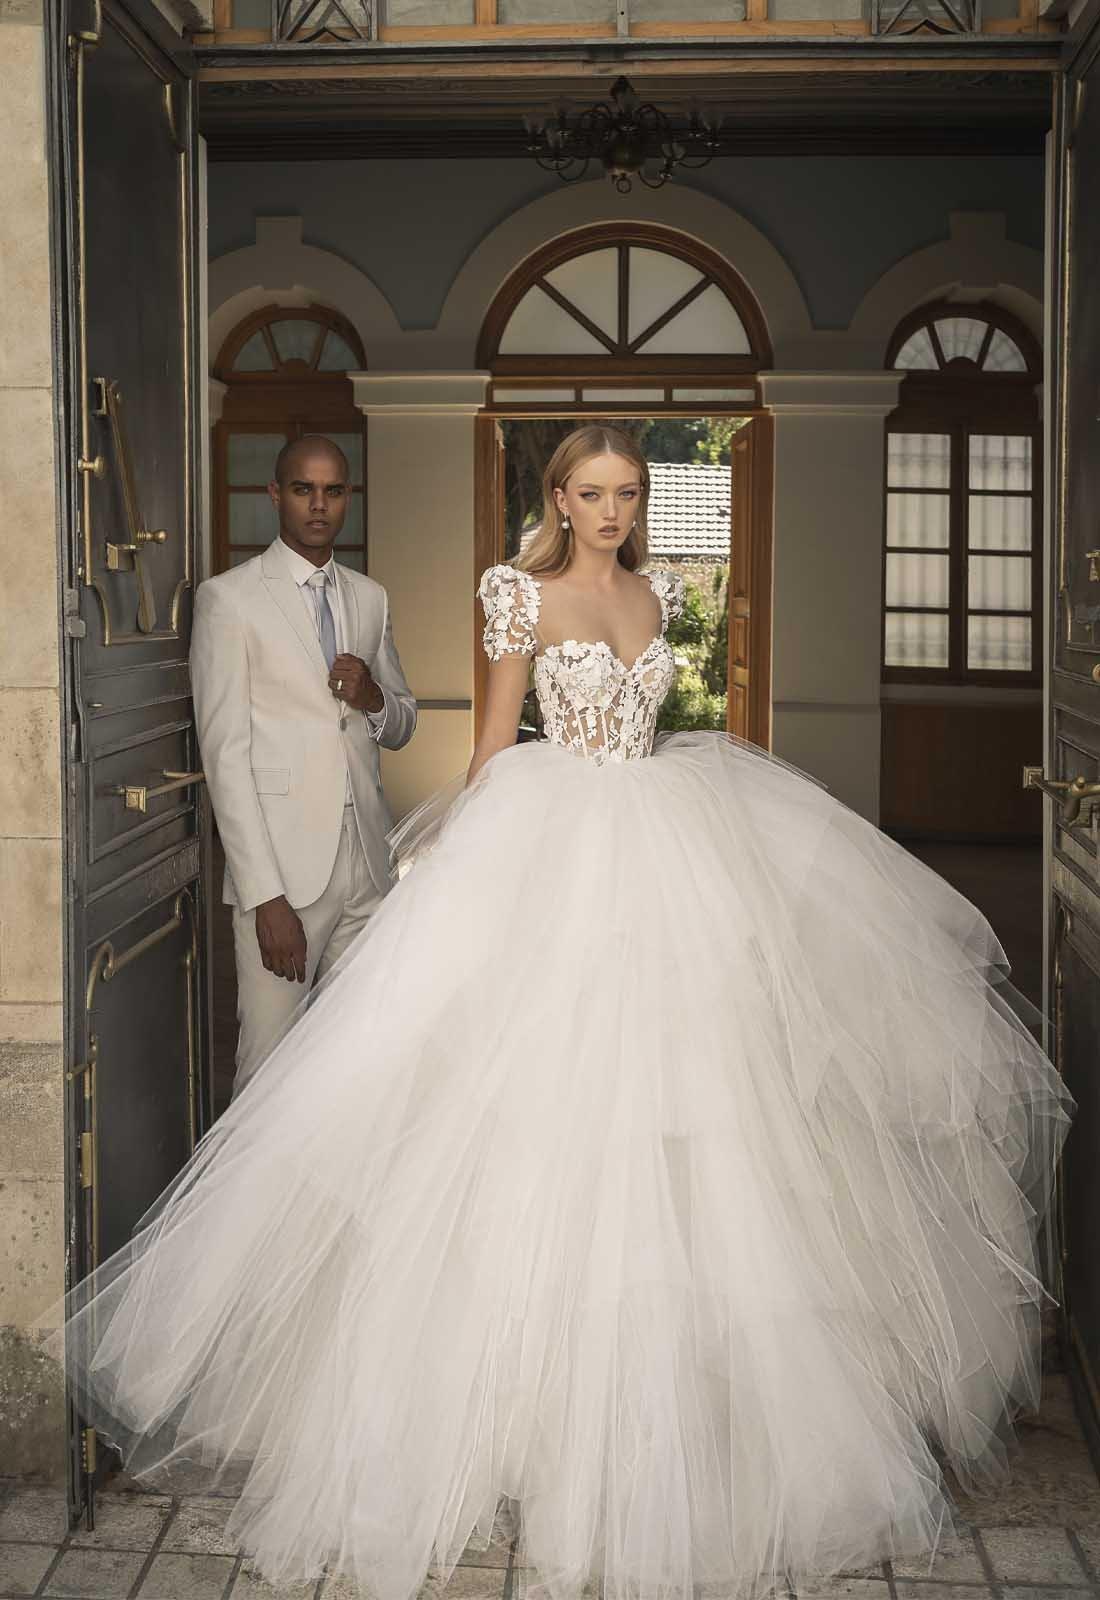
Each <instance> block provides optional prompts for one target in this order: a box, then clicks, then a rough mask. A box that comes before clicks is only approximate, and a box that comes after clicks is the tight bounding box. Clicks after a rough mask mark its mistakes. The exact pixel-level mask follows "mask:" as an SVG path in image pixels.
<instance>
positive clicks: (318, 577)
mask: <svg viewBox="0 0 1100 1600" xmlns="http://www.w3.org/2000/svg"><path fill="white" fill-rule="evenodd" d="M309 586H310V588H311V589H312V590H313V601H314V609H315V610H316V613H317V637H318V638H319V639H320V641H321V651H322V654H323V655H324V658H325V665H326V666H327V667H328V669H329V671H330V672H331V671H332V663H333V662H334V661H335V660H336V624H335V622H334V621H333V620H332V608H331V607H330V605H329V603H328V592H327V591H328V577H327V574H326V573H324V572H315V573H314V574H313V576H312V577H311V578H310V580H309Z"/></svg>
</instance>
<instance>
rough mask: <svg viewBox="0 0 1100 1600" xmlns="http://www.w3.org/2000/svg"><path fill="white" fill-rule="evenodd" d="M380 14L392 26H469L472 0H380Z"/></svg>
mask: <svg viewBox="0 0 1100 1600" xmlns="http://www.w3.org/2000/svg"><path fill="white" fill-rule="evenodd" d="M382 16H383V18H384V20H385V21H386V22H388V23H389V25H390V26H391V27H393V28H448V27H452V28H453V27H458V28H463V27H469V26H470V25H471V23H472V22H473V20H474V0H382Z"/></svg>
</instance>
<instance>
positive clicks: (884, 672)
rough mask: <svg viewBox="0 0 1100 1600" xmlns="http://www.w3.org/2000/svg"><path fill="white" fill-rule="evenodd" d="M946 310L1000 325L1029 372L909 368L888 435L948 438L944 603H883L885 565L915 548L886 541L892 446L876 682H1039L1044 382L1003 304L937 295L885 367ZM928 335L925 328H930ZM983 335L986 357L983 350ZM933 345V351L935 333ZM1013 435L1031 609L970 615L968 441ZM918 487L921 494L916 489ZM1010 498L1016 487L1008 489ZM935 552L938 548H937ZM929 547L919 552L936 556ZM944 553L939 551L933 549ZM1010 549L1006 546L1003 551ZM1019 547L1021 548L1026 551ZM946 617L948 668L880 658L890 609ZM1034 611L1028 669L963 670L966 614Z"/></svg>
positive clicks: (1028, 337) (1036, 357) (955, 365)
mask: <svg viewBox="0 0 1100 1600" xmlns="http://www.w3.org/2000/svg"><path fill="white" fill-rule="evenodd" d="M944 316H951V317H973V318H974V319H975V320H976V321H982V322H986V323H988V324H990V326H991V328H992V329H997V328H999V329H1000V330H1001V331H1002V332H1004V333H1006V334H1007V335H1008V336H1009V338H1011V339H1013V340H1014V341H1015V343H1016V344H1017V345H1018V346H1019V348H1020V350H1021V352H1022V353H1023V356H1024V360H1025V361H1026V363H1027V371H1026V372H999V373H986V372H982V371H981V370H980V369H979V368H978V367H977V366H975V365H974V363H972V362H970V361H966V360H965V359H962V358H957V359H956V360H954V361H952V362H950V363H948V364H947V366H946V367H944V368H941V369H939V370H936V371H933V370H931V369H927V370H926V369H921V368H906V369H904V372H905V377H904V381H903V384H902V390H901V397H900V400H899V403H898V406H897V408H896V410H894V411H893V412H892V413H891V414H890V416H889V417H888V418H887V422H886V432H887V434H888V435H889V434H894V433H931V434H939V435H946V436H947V437H948V438H949V439H950V457H949V459H950V471H949V477H948V491H947V492H948V546H947V554H948V603H947V606H946V607H940V606H923V607H922V606H888V605H887V600H886V594H887V588H886V585H887V570H886V569H887V561H886V558H887V556H888V555H890V554H892V553H906V552H907V551H912V552H913V553H919V551H918V547H915V546H893V545H890V544H889V543H888V542H887V539H888V530H889V515H890V512H889V496H890V483H889V448H886V449H884V450H883V466H882V484H883V536H882V550H883V561H882V628H881V636H880V646H879V661H880V667H881V681H882V682H883V683H909V684H924V685H933V684H936V685H971V686H974V685H982V686H986V687H993V686H996V687H1000V688H1036V687H1038V686H1039V685H1041V683H1042V642H1043V634H1042V605H1043V550H1042V529H1043V506H1042V489H1043V455H1042V448H1043V429H1042V417H1041V410H1040V406H1039V401H1038V397H1037V394H1036V388H1037V386H1038V385H1039V384H1040V382H1041V381H1042V366H1041V360H1042V358H1041V354H1040V351H1039V346H1038V344H1037V342H1036V340H1035V339H1034V337H1033V336H1032V334H1031V332H1030V331H1029V329H1027V328H1026V327H1025V326H1024V325H1023V324H1022V323H1021V322H1019V321H1018V320H1017V319H1016V318H1015V317H1013V316H1011V315H1010V314H1009V313H1008V312H1006V311H1004V310H1003V309H1002V308H1001V307H999V306H993V305H989V304H987V303H984V302H979V303H976V304H968V303H965V302H964V303H960V302H954V301H939V302H936V303H935V304H934V305H931V306H923V307H921V308H920V309H919V310H918V311H915V312H913V313H912V314H911V315H910V316H908V317H906V318H905V319H904V320H903V321H902V322H901V323H899V325H898V327H897V329H896V330H895V332H894V335H893V337H892V338H891V340H890V344H889V346H888V348H887V352H886V365H887V367H892V366H893V363H894V361H895V359H896V357H897V354H898V351H899V350H900V349H901V348H902V346H903V345H904V344H905V343H906V341H907V340H908V339H909V338H910V337H911V336H912V335H913V334H914V333H915V332H917V331H918V330H919V329H920V328H922V327H930V324H932V323H934V322H936V321H937V320H939V319H940V318H942V317H944ZM930 332H931V329H930ZM990 336H991V335H990V333H988V332H987V334H986V338H985V341H984V343H983V349H982V353H983V354H984V351H985V348H986V347H987V346H988V342H989V338H990ZM932 338H933V345H934V348H935V349H936V350H937V352H939V349H940V347H939V343H938V339H936V337H935V336H934V335H932ZM981 434H993V435H1013V436H1017V437H1025V438H1029V439H1030V440H1031V450H1032V457H1031V488H1030V491H1023V490H1020V491H1016V493H1017V494H1018V497H1019V498H1023V497H1024V495H1025V493H1029V494H1030V498H1031V610H1030V613H1026V612H1020V611H1009V610H1003V611H997V610H991V611H981V612H974V611H972V610H971V607H970V605H969V593H968V564H969V561H970V559H971V553H970V545H969V496H970V494H971V492H972V491H971V489H970V481H969V440H970V439H971V437H973V436H975V435H981ZM912 492H919V491H912ZM1006 493H1007V494H1008V496H1009V498H1011V497H1012V494H1013V491H1006ZM937 550H938V547H937ZM937 550H933V549H932V548H930V547H929V546H922V547H920V551H923V552H924V553H927V554H935V553H937ZM939 553H942V552H939ZM1003 553H1004V554H1011V552H1003ZM1022 553H1023V552H1021V554H1022ZM932 611H934V612H935V613H936V614H937V615H944V614H946V615H947V617H948V665H947V666H946V667H901V666H888V665H887V664H886V619H887V616H888V615H890V614H891V613H895V612H899V613H903V614H906V615H909V614H912V615H917V614H920V613H921V612H932ZM1028 614H1030V617H1031V662H1032V665H1031V668H1030V670H1028V671H1026V672H1009V671H998V670H996V669H993V668H981V669H978V668H968V667H967V664H966V661H967V637H968V631H967V621H968V618H969V617H970V616H972V615H985V616H1025V615H1028Z"/></svg>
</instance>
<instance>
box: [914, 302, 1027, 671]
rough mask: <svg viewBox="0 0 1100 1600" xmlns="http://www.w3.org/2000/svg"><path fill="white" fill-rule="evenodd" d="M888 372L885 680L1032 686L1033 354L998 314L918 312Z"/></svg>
mask: <svg viewBox="0 0 1100 1600" xmlns="http://www.w3.org/2000/svg"><path fill="white" fill-rule="evenodd" d="M886 364H887V366H889V367H893V368H895V369H896V370H899V371H902V372H904V373H905V382H904V384H903V385H902V389H901V396H900V401H899V404H898V407H897V410H896V411H895V412H894V413H893V414H892V415H891V417H890V419H889V421H888V423H887V448H886V528H885V562H884V568H885V571H884V607H883V610H884V616H883V653H882V665H883V677H884V678H885V679H886V680H887V681H899V680H900V681H914V680H915V681H920V682H940V683H1002V684H1010V683H1015V684H1033V683H1037V682H1038V681H1039V677H1040V671H1041V661H1040V650H1039V639H1040V611H1039V607H1040V598H1041V587H1042V584H1041V568H1040V564H1039V563H1040V559H1041V556H1040V526H1041V523H1040V518H1041V508H1040V503H1039V489H1040V461H1039V448H1040V442H1041V425H1040V424H1041V419H1040V410H1039V401H1038V397H1037V394H1036V386H1037V384H1038V383H1039V381H1040V378H1041V363H1040V354H1039V350H1038V347H1037V345H1036V343H1035V340H1034V339H1033V338H1032V336H1031V334H1030V333H1029V332H1028V330H1027V329H1026V328H1025V327H1024V326H1023V324H1022V323H1020V322H1018V321H1017V320H1016V319H1015V318H1014V317H1011V316H1009V315H1008V314H1007V313H1006V312H1004V311H1003V310H1001V309H1000V308H999V307H997V306H993V305H987V304H979V305H965V304H963V305H960V304H956V303H947V302H945V303H942V304H937V305H932V306H925V307H923V308H922V309H921V310H920V311H918V312H915V313H914V314H913V315H911V316H909V317H907V318H906V319H905V320H904V321H903V322H902V323H901V325H900V326H899V328H898V329H897V331H896V333H895V334H894V337H893V339H892V340H891V341H890V346H889V349H888V351H887V357H886Z"/></svg>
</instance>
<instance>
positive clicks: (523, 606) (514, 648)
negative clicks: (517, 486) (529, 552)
mask: <svg viewBox="0 0 1100 1600" xmlns="http://www.w3.org/2000/svg"><path fill="white" fill-rule="evenodd" d="M645 576H646V577H647V578H648V579H649V582H650V586H651V587H652V589H653V593H654V594H655V595H656V596H657V599H658V601H659V602H660V606H661V628H660V632H659V633H656V634H655V635H654V636H653V638H652V639H651V640H650V641H649V643H648V644H647V645H646V647H645V649H644V650H643V651H642V653H641V655H640V656H638V658H637V660H635V661H633V662H632V663H631V664H630V666H627V665H626V663H625V662H624V661H621V660H620V659H619V657H618V656H617V655H616V654H615V652H614V651H613V650H612V648H611V646H610V645H609V644H606V643H604V641H603V640H602V639H599V640H596V641H594V642H587V641H580V640H577V639H564V640H563V641H562V642H561V644H549V645H543V644H542V643H541V642H540V641H539V638H538V634H537V628H538V620H539V606H540V602H541V592H540V591H541V588H542V585H541V583H540V581H539V579H538V578H533V577H532V576H531V574H530V573H528V572H520V571H518V570H517V569H516V568H515V567H509V566H499V567H490V568H489V569H488V571H487V572H486V573H485V574H484V575H483V577H482V579H481V583H480V585H479V587H478V598H479V599H480V601H481V604H482V606H483V607H484V610H485V635H484V641H485V650H486V653H487V655H488V657H489V659H490V661H499V660H500V658H501V656H504V655H512V654H515V655H527V656H533V657H534V661H535V692H536V693H537V695H538V700H539V709H540V710H541V712H542V719H543V724H544V727H545V729H546V737H547V739H548V740H549V741H550V742H551V744H560V745H563V746H564V747H565V748H566V749H567V750H573V751H575V752H576V753H577V754H578V755H582V756H584V757H586V758H587V759H588V760H591V761H597V762H602V761H635V760H637V759H638V758H639V757H641V756H647V755H649V753H650V751H651V750H652V748H653V735H654V731H655V729H656V726H657V713H658V711H659V710H660V708H661V702H662V701H663V700H664V698H665V696H666V694H667V693H668V691H669V690H670V689H671V687H672V683H673V680H674V678H675V676H676V665H675V661H674V659H673V655H672V647H671V646H670V644H669V642H668V640H667V638H666V637H665V634H666V631H667V629H668V624H669V622H670V621H671V620H672V619H673V618H674V617H678V616H679V615H680V613H681V612H682V611H683V606H684V584H683V579H682V578H681V577H680V576H679V575H678V574H677V573H673V572H648V573H646V574H645Z"/></svg>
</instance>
